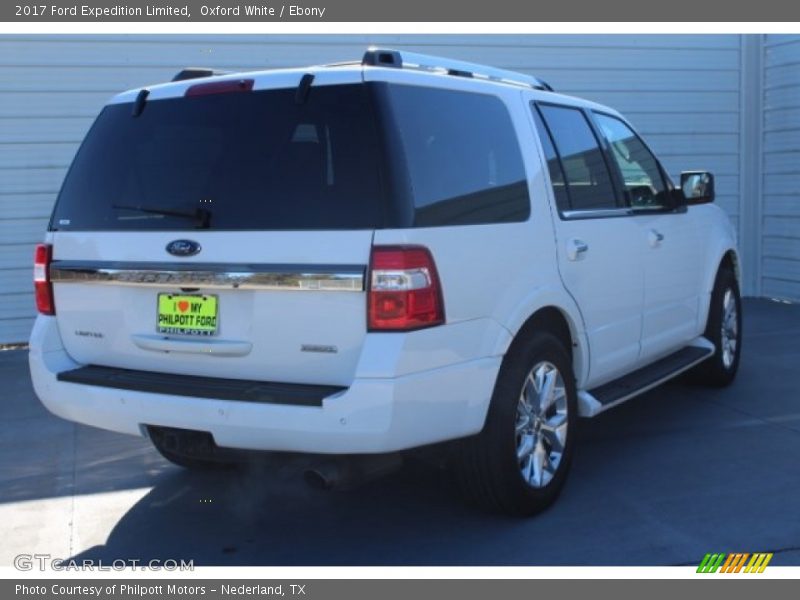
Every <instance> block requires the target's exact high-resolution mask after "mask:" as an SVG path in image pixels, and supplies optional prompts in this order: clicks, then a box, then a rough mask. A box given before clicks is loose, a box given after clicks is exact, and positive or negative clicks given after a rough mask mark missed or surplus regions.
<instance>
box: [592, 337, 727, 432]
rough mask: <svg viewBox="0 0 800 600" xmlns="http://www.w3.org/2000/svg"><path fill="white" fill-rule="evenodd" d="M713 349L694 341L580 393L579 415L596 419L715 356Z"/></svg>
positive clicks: (709, 345) (704, 341)
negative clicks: (612, 408)
mask: <svg viewBox="0 0 800 600" xmlns="http://www.w3.org/2000/svg"><path fill="white" fill-rule="evenodd" d="M714 350H715V348H714V344H712V343H711V342H709V341H708V340H707V339H705V338H702V337H701V338H697V339H696V340H694V341H693V342H692V343H691V344H690V345H688V346H686V347H685V348H682V349H681V350H678V351H677V352H674V353H673V354H670V355H669V356H665V357H664V358H662V359H660V360H657V361H656V362H654V363H652V364H649V365H647V366H646V367H642V368H641V369H637V370H636V371H634V372H633V373H628V374H627V375H624V376H622V377H620V378H619V379H615V380H614V381H609V382H608V383H606V384H603V385H601V386H599V387H596V388H594V389H592V390H589V391H585V390H584V391H580V392H578V414H580V416H582V417H595V416H597V415H599V414H600V413H601V412H604V411H606V410H608V409H609V408H611V407H613V406H617V405H618V404H622V403H623V402H625V401H626V400H630V399H631V398H634V397H636V396H638V395H639V394H643V393H644V392H646V391H648V390H651V389H653V388H654V387H656V386H658V385H661V384H662V383H664V382H665V381H668V380H670V379H672V378H673V377H676V376H677V375H680V374H681V373H683V372H684V371H687V370H689V369H691V368H692V367H693V366H695V365H696V364H698V363H701V362H703V361H704V360H706V359H707V358H709V357H710V356H711V355H712V354H714Z"/></svg>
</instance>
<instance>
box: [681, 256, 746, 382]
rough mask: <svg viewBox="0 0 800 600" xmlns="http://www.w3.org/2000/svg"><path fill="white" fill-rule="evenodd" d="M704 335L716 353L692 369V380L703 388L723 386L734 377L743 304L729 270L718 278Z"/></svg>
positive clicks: (719, 274) (740, 347) (724, 269)
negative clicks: (705, 386)
mask: <svg viewBox="0 0 800 600" xmlns="http://www.w3.org/2000/svg"><path fill="white" fill-rule="evenodd" d="M704 335H705V337H706V338H707V339H708V340H709V341H710V342H711V343H713V344H714V346H715V347H716V351H715V352H714V354H713V355H712V356H711V358H709V359H708V360H705V361H703V362H702V363H700V364H699V365H698V366H697V367H695V369H694V370H693V372H692V377H693V379H694V380H695V381H697V382H698V383H701V384H704V385H710V386H715V387H723V386H726V385H728V384H730V383H731V382H732V381H733V379H734V378H735V377H736V372H737V371H738V369H739V358H740V356H741V352H742V300H741V297H740V295H739V284H738V282H737V281H736V276H735V275H734V274H733V271H731V270H730V269H729V268H723V269H721V270H720V272H719V273H718V274H717V279H716V281H715V283H714V290H713V291H712V292H711V305H710V306H709V309H708V321H707V324H706V330H705V334H704Z"/></svg>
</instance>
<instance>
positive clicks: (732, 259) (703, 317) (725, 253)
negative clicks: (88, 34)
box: [698, 246, 742, 331]
mask: <svg viewBox="0 0 800 600" xmlns="http://www.w3.org/2000/svg"><path fill="white" fill-rule="evenodd" d="M710 264H711V265H713V266H712V268H710V269H709V270H708V273H707V274H706V279H705V281H704V282H703V283H704V284H703V297H702V304H701V306H700V308H701V314H700V315H699V320H698V326H699V327H700V329H701V331H702V330H703V329H705V326H706V322H707V321H708V311H709V309H710V307H711V292H712V291H713V290H714V283H715V282H716V280H717V275H718V274H719V272H720V271H721V270H722V269H724V268H730V269H731V270H732V271H733V274H734V277H736V283H737V284H738V285H739V290H740V293H741V287H742V268H741V260H740V259H739V253H738V251H737V250H736V248H735V247H734V246H726V247H723V248H721V249H720V250H719V252H717V258H716V260H714V261H713V262H711V263H710Z"/></svg>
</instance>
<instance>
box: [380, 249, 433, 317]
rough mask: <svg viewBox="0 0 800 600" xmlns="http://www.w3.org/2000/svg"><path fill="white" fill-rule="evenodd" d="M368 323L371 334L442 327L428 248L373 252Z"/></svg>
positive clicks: (431, 259)
mask: <svg viewBox="0 0 800 600" xmlns="http://www.w3.org/2000/svg"><path fill="white" fill-rule="evenodd" d="M367 321H368V326H369V330H370V331H410V330H412V329H421V328H423V327H433V326H434V325H440V324H441V323H444V302H443V300H442V287H441V284H440V282H439V274H438V273H437V271H436V264H435V263H434V261H433V256H431V253H430V251H429V250H428V249H427V248H424V247H422V246H374V247H373V248H372V257H371V258H370V272H369V308H368V318H367Z"/></svg>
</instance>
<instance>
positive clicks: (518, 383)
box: [453, 332, 578, 516]
mask: <svg viewBox="0 0 800 600" xmlns="http://www.w3.org/2000/svg"><path fill="white" fill-rule="evenodd" d="M543 381H544V382H547V381H552V382H553V386H546V385H543V384H542V383H543ZM546 387H552V388H554V389H555V391H554V393H553V394H552V395H550V397H549V399H550V401H551V402H552V403H551V404H549V406H548V407H547V410H546V411H545V419H541V418H540V417H539V416H538V415H537V413H538V412H539V410H538V408H537V405H538V403H539V400H540V398H541V394H540V393H539V392H540V391H542V389H543V388H546ZM559 392H561V393H559ZM525 398H527V399H528V401H529V402H525V401H524V400H523V399H525ZM576 398H577V393H576V390H575V380H574V377H573V371H572V361H571V360H570V357H569V355H568V354H567V351H566V350H565V349H564V346H563V344H562V343H561V342H560V341H559V340H558V338H556V337H555V336H554V335H552V334H550V333H544V332H542V333H536V334H534V335H532V336H530V338H528V339H525V340H523V341H521V343H519V344H518V345H516V344H515V346H512V349H511V351H510V352H509V354H507V355H506V358H505V359H504V361H503V364H502V366H501V368H500V373H499V375H498V378H497V383H496V384H495V389H494V393H493V394H492V400H491V404H490V406H489V411H488V414H487V417H486V423H485V425H484V428H483V430H482V431H481V432H480V433H479V434H478V435H475V436H472V437H470V438H466V439H464V440H461V442H460V443H459V444H458V446H457V447H456V454H455V457H454V458H455V460H454V464H453V467H454V471H455V476H456V479H457V481H458V483H459V484H460V487H461V488H462V489H463V491H464V492H465V493H466V494H467V495H468V496H469V497H470V498H471V499H472V500H473V501H474V502H476V503H477V504H478V505H479V506H481V507H483V508H485V509H487V510H490V511H492V512H500V513H505V514H508V515H514V516H530V515H534V514H536V513H538V512H540V511H542V510H544V509H545V508H547V507H548V506H550V505H551V504H552V503H553V501H554V500H555V499H556V498H557V497H558V494H559V492H560V491H561V489H562V487H563V486H564V482H565V480H566V477H567V472H568V471H569V468H570V464H571V461H572V454H573V449H574V446H575V435H576V421H577V417H578V410H577V400H576ZM557 423H558V424H559V425H558V426H557V427H555V425H556V424H557ZM559 443H560V445H561V452H560V458H559V453H558V452H557V444H559ZM531 447H532V453H531V454H525V458H524V459H522V460H519V459H518V458H517V456H518V452H520V453H522V451H523V450H524V449H530V448H531ZM541 459H544V461H542V460H541ZM547 461H549V462H550V465H551V467H552V468H551V469H550V470H548V469H547V468H546V465H547ZM537 465H538V469H537V468H536V467H537ZM523 470H524V471H525V475H523Z"/></svg>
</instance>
